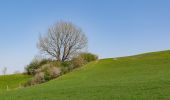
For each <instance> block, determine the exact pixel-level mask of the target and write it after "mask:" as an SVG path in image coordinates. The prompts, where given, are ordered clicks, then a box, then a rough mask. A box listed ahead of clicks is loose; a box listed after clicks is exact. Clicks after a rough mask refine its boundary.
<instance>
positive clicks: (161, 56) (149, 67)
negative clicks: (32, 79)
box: [0, 51, 170, 100]
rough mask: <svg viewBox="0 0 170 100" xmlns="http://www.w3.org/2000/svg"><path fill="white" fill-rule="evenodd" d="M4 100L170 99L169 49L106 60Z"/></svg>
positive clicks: (5, 96) (3, 95)
mask: <svg viewBox="0 0 170 100" xmlns="http://www.w3.org/2000/svg"><path fill="white" fill-rule="evenodd" d="M0 98H1V99H2V100H114V99H115V100H161V99H162V100H170V51H162V52H157V53H147V54H142V55H137V56H132V57H124V58H118V59H116V60H113V59H104V60H99V61H96V62H92V63H90V64H88V65H86V66H84V67H83V68H81V69H78V70H76V71H74V72H72V73H69V74H67V75H65V76H62V77H60V78H58V79H56V80H52V81H50V82H48V83H45V84H41V85H37V86H34V87H29V88H23V89H19V90H13V91H8V92H4V93H0Z"/></svg>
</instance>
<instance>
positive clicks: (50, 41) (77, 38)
mask: <svg viewBox="0 0 170 100" xmlns="http://www.w3.org/2000/svg"><path fill="white" fill-rule="evenodd" d="M86 46H87V38H86V36H85V34H84V33H83V32H82V30H81V29H80V28H79V27H77V26H75V25H74V24H73V23H71V22H63V21H60V22H58V23H56V24H54V25H53V26H51V27H50V28H49V29H48V32H47V34H46V35H44V36H40V38H39V42H38V48H39V49H40V51H42V52H43V53H45V54H48V55H51V56H52V57H55V58H56V60H58V61H66V60H68V59H70V58H71V57H72V56H73V55H74V54H75V53H78V52H80V51H81V50H82V49H83V48H85V47H86Z"/></svg>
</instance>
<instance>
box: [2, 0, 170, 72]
mask: <svg viewBox="0 0 170 100" xmlns="http://www.w3.org/2000/svg"><path fill="white" fill-rule="evenodd" d="M169 5H170V1H169V0H0V69H1V68H2V67H8V73H12V72H14V71H16V70H20V71H23V69H24V66H25V65H27V64H28V63H29V62H30V61H31V60H32V58H33V57H34V56H35V55H37V54H38V53H39V52H38V50H37V48H36V43H37V40H38V36H39V34H40V33H45V32H46V30H47V29H48V27H49V26H50V25H52V24H54V23H55V22H57V21H59V20H65V21H71V22H73V23H74V24H76V25H77V26H79V27H81V28H82V29H83V30H84V32H85V33H86V35H87V37H88V39H89V47H88V50H89V51H90V52H92V53H96V54H98V55H99V56H100V58H108V57H117V56H127V55H133V54H138V53H143V52H150V51H159V50H167V49H170V6H169ZM0 73H1V72H0Z"/></svg>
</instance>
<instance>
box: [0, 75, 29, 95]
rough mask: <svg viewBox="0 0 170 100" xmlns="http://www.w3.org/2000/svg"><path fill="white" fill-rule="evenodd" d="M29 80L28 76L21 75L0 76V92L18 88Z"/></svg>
mask: <svg viewBox="0 0 170 100" xmlns="http://www.w3.org/2000/svg"><path fill="white" fill-rule="evenodd" d="M29 78H30V76H28V75H22V74H15V75H5V76H0V92H2V91H3V92H4V91H6V90H7V89H8V90H13V89H16V88H19V87H20V86H21V85H22V84H23V83H25V82H26V81H27V80H28V79H29Z"/></svg>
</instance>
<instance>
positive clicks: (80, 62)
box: [72, 56, 85, 68]
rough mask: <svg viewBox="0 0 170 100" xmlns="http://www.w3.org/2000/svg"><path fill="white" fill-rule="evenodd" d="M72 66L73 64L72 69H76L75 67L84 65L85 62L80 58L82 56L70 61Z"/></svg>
mask: <svg viewBox="0 0 170 100" xmlns="http://www.w3.org/2000/svg"><path fill="white" fill-rule="evenodd" d="M72 64H73V66H74V68H77V67H80V66H83V65H84V64H85V61H84V59H83V58H82V56H78V57H76V58H73V59H72Z"/></svg>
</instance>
